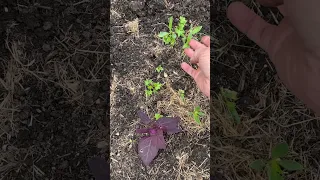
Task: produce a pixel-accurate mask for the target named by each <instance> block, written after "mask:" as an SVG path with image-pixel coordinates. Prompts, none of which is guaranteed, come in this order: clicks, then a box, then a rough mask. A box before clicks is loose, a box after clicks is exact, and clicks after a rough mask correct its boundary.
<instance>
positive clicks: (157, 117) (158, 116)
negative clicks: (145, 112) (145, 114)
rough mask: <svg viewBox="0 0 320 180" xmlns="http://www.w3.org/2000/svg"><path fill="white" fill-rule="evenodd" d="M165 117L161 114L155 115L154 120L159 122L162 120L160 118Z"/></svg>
mask: <svg viewBox="0 0 320 180" xmlns="http://www.w3.org/2000/svg"><path fill="white" fill-rule="evenodd" d="M162 117H163V116H162V115H161V114H159V113H156V114H155V115H154V118H155V119H156V120H158V119H160V118H162Z"/></svg>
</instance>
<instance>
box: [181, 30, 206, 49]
mask: <svg viewBox="0 0 320 180" xmlns="http://www.w3.org/2000/svg"><path fill="white" fill-rule="evenodd" d="M201 29H202V26H196V27H192V25H191V27H190V30H189V32H188V34H187V35H184V36H183V37H182V41H183V49H186V48H189V47H190V46H189V43H190V41H191V39H192V37H193V35H195V34H197V33H198V32H200V31H201Z"/></svg>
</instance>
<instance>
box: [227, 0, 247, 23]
mask: <svg viewBox="0 0 320 180" xmlns="http://www.w3.org/2000/svg"><path fill="white" fill-rule="evenodd" d="M246 8H247V7H246V6H245V5H244V4H243V3H242V2H239V1H236V2H233V3H231V4H230V5H229V6H228V8H227V17H228V18H229V19H230V21H231V22H232V21H234V19H235V18H239V16H240V17H243V16H244V15H246V14H239V12H242V13H243V12H246ZM244 10H245V11H244ZM242 19H243V18H242Z"/></svg>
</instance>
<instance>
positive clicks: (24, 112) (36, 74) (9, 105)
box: [0, 0, 110, 180]
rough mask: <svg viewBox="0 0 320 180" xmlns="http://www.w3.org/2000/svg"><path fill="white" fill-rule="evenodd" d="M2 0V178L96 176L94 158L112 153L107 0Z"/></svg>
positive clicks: (0, 4)
mask: <svg viewBox="0 0 320 180" xmlns="http://www.w3.org/2000/svg"><path fill="white" fill-rule="evenodd" d="M17 2H18V3H17ZM0 7H1V10H0V64H1V67H0V72H1V74H0V80H1V82H3V83H2V86H1V85H0V98H1V101H0V102H2V104H1V107H0V109H1V113H0V115H1V116H2V117H1V122H0V125H1V126H0V129H1V130H2V131H0V145H1V147H2V150H1V153H0V154H2V155H1V156H0V157H1V158H0V166H1V168H0V173H1V176H0V178H1V179H8V180H9V179H15V180H16V179H41V180H43V179H90V178H92V175H91V173H90V172H89V169H88V165H87V161H88V159H89V158H91V157H94V156H102V157H105V156H106V155H107V154H109V152H108V150H107V148H106V147H101V146H100V147H99V148H98V147H97V144H98V143H99V142H101V141H106V142H108V137H109V135H108V133H109V132H108V123H107V121H106V120H107V119H109V117H108V115H107V113H106V112H108V104H109V96H108V94H109V87H110V83H109V82H110V79H108V77H109V74H110V73H109V72H110V69H109V66H108V64H109V61H108V60H109V54H108V53H107V52H108V51H109V50H108V49H109V46H108V44H109V43H108V41H109V39H108V36H109V35H108V32H109V30H108V20H109V7H108V2H107V1H100V0H92V1H88V2H86V1H77V2H75V1H71V0H70V1H68V0H62V1H53V0H41V1H31V0H30V1H29V0H26V1H10V0H2V1H0ZM0 84H1V83H0ZM100 144H101V143H100Z"/></svg>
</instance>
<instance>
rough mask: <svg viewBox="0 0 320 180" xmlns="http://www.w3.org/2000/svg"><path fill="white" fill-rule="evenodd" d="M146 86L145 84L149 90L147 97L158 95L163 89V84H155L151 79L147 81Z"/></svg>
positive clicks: (146, 91)
mask: <svg viewBox="0 0 320 180" xmlns="http://www.w3.org/2000/svg"><path fill="white" fill-rule="evenodd" d="M144 84H145V86H146V88H147V89H146V90H145V93H146V96H151V95H152V94H155V93H157V92H158V91H159V90H160V89H161V87H162V84H161V83H159V82H153V81H152V80H151V79H147V80H145V81H144Z"/></svg>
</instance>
